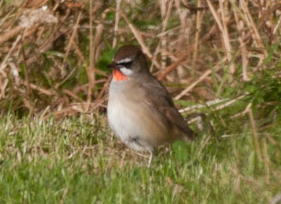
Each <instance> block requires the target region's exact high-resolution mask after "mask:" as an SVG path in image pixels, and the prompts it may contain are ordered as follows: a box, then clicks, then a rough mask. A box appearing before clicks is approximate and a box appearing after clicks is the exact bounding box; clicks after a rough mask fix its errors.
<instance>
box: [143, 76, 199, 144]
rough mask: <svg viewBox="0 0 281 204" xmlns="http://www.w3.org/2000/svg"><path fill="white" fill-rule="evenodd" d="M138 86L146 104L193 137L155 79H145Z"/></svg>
mask: <svg viewBox="0 0 281 204" xmlns="http://www.w3.org/2000/svg"><path fill="white" fill-rule="evenodd" d="M140 87H141V88H142V89H143V90H144V94H145V97H144V98H145V99H146V101H145V102H146V103H147V104H149V105H150V106H151V107H153V108H154V109H155V110H156V111H157V112H158V113H160V114H162V115H163V116H165V117H166V118H167V120H168V121H169V122H170V123H172V124H173V125H175V126H177V127H178V128H179V129H180V130H181V131H182V132H184V133H185V135H186V136H187V137H188V138H189V139H192V138H193V135H194V134H193V131H192V130H191V129H190V128H189V127H188V125H187V123H186V122H185V121H184V119H183V117H182V115H181V114H180V113H179V112H178V110H177V108H176V107H175V105H174V103H173V101H172V99H171V97H170V95H169V93H168V92H167V90H166V89H165V88H164V86H163V85H162V84H161V83H160V82H159V81H158V80H157V79H155V78H153V80H145V82H144V83H141V84H140Z"/></svg>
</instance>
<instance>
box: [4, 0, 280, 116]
mask: <svg viewBox="0 0 281 204" xmlns="http://www.w3.org/2000/svg"><path fill="white" fill-rule="evenodd" d="M0 7H1V11H0V48H1V49H0V111H1V112H2V113H4V112H8V111H16V112H18V113H19V114H20V115H24V114H30V115H33V114H35V115H41V116H42V115H46V116H47V115H50V114H55V115H56V116H58V117H59V116H62V115H71V114H75V113H77V112H87V111H92V110H94V109H99V110H104V107H105V105H106V100H107V87H108V82H109V80H110V78H109V71H110V70H106V68H105V65H106V63H109V60H110V57H112V54H113V52H112V49H113V48H115V47H118V46H120V45H123V44H128V43H134V44H138V45H139V46H140V47H141V48H142V50H143V52H144V53H145V54H146V55H147V57H148V58H149V59H150V60H151V67H150V68H151V70H152V72H153V73H154V74H155V75H156V76H157V77H158V78H159V79H160V80H162V81H164V82H168V83H176V84H177V85H179V84H184V88H183V89H182V90H180V91H179V92H178V90H179V87H177V91H174V93H173V95H174V96H175V99H183V98H189V99H190V100H193V101H199V100H203V101H208V100H214V99H219V98H220V92H221V91H217V90H215V89H214V81H216V83H217V84H220V85H221V86H222V88H221V89H223V87H224V85H225V84H227V86H234V85H235V83H239V82H247V81H251V80H252V78H251V76H252V75H253V73H254V72H257V71H259V70H262V69H264V67H263V62H264V60H265V59H266V58H267V57H268V55H269V53H268V49H267V48H268V47H270V46H271V45H274V44H277V43H278V42H279V41H280V38H279V36H280V35H279V34H280V31H281V30H280V21H281V10H280V9H281V4H280V1H277V0H276V1H274V0H272V1H266V0H250V1H246V0H239V1H235V0H216V1H212V0H197V1H183V0H171V1H167V0H158V1H144V2H141V1H140V2H136V1H128V0H123V1H122V0H117V1H116V2H115V1H114V2H113V1H87V0H83V1H75V2H74V1H55V0H51V1H47V0H28V1H23V3H21V2H19V3H12V2H9V1H3V0H1V1H0ZM272 58H278V56H272ZM225 80H226V81H227V83H226V82H225ZM241 94H244V93H241Z"/></svg>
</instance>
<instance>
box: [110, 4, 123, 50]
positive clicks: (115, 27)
mask: <svg viewBox="0 0 281 204" xmlns="http://www.w3.org/2000/svg"><path fill="white" fill-rule="evenodd" d="M121 2H122V0H116V12H115V23H114V36H113V42H112V47H113V48H115V47H116V44H117V34H118V26H119V19H120V15H119V11H120V5H121Z"/></svg>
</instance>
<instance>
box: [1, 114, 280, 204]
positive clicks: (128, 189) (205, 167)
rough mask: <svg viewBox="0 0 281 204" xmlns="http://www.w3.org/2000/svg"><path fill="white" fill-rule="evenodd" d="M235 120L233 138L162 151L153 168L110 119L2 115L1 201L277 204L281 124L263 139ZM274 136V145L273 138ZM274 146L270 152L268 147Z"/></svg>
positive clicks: (209, 139)
mask: <svg viewBox="0 0 281 204" xmlns="http://www.w3.org/2000/svg"><path fill="white" fill-rule="evenodd" d="M242 123H243V121H235V122H233V123H232V124H233V126H232V127H231V128H229V129H228V131H229V132H228V135H224V136H223V135H220V134H221V132H220V130H218V132H215V133H213V134H212V136H210V134H208V133H206V134H204V135H201V136H200V138H198V140H197V141H195V142H192V143H182V142H176V143H175V144H173V145H172V147H170V148H169V149H170V151H166V150H167V149H165V148H162V149H160V150H159V151H158V155H157V156H156V157H155V160H154V162H153V164H152V167H151V168H147V167H146V164H147V158H143V157H141V156H139V155H136V154H135V153H134V152H133V151H130V150H128V149H127V148H125V147H124V146H123V145H122V144H120V142H119V141H118V140H116V139H115V137H113V136H112V134H110V131H109V130H108V127H107V124H106V120H105V117H104V116H103V115H99V114H92V115H81V116H76V117H72V118H67V119H64V120H61V121H56V120H54V119H52V118H51V119H49V120H47V121H42V120H40V119H38V118H37V119H33V120H31V119H28V118H21V119H18V118H17V117H16V116H14V115H5V116H2V117H1V120H0V128H1V132H0V141H1V143H0V144H1V145H0V161H1V165H0V202H1V203H7V204H11V203H81V204H83V203H87V204H88V203H227V204H230V203H255V204H257V203H269V201H270V200H271V198H272V197H273V196H274V195H275V194H277V193H278V191H280V186H281V179H280V177H281V176H280V172H281V171H280V170H281V162H280V144H281V138H280V137H279V135H280V132H281V128H280V125H278V124H275V126H273V128H271V131H269V132H267V134H268V138H270V140H267V139H266V138H265V137H264V136H263V137H262V138H260V140H259V142H260V147H261V154H262V158H263V159H262V161H261V162H259V161H258V160H257V155H256V150H255V146H254V142H253V137H252V131H251V127H250V126H249V124H248V123H245V125H242V126H243V128H239V129H242V131H241V132H239V133H238V132H237V127H238V125H241V124H242ZM270 141H271V142H270ZM273 141H274V142H273ZM265 147H266V152H265Z"/></svg>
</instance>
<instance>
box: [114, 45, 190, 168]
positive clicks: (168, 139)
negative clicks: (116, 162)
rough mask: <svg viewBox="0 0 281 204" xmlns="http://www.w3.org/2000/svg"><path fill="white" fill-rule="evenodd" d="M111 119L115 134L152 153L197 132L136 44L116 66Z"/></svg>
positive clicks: (119, 56) (125, 49)
mask: <svg viewBox="0 0 281 204" xmlns="http://www.w3.org/2000/svg"><path fill="white" fill-rule="evenodd" d="M112 67H113V69H114V71H113V79H112V81H111V84H110V89H109V101H108V119H109V124H110V127H111V128H112V130H113V131H114V132H115V134H116V135H117V136H118V137H119V138H120V139H121V140H122V141H123V142H124V143H125V144H126V145H128V146H130V147H131V148H133V149H135V150H137V151H141V150H146V151H149V152H150V154H151V156H150V159H149V165H150V163H151V161H152V156H153V151H154V149H155V148H156V147H158V146H160V145H163V144H166V143H172V142H174V141H175V140H178V139H184V140H185V139H189V140H190V139H192V138H193V135H194V134H193V132H192V130H191V129H190V128H189V127H188V125H187V123H186V122H185V121H184V119H183V117H182V116H181V114H180V113H179V112H178V110H177V109H176V107H175V105H174V103H173V101H172V99H171V97H170V96H169V94H168V92H167V90H166V89H165V87H164V86H163V85H162V84H161V83H160V82H159V81H158V80H157V79H156V78H155V77H153V76H152V74H151V73H150V72H149V70H148V65H147V62H146V58H145V56H144V54H143V53H142V52H141V50H140V49H139V48H138V47H136V46H133V45H127V46H123V47H121V48H120V49H119V50H118V51H117V53H116V55H115V57H114V61H113V63H112Z"/></svg>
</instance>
